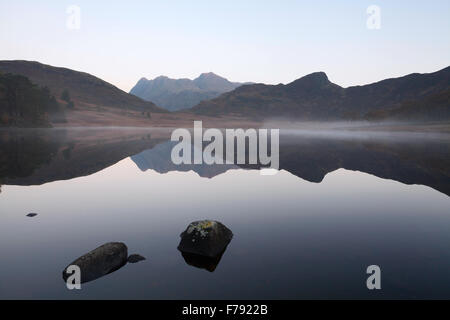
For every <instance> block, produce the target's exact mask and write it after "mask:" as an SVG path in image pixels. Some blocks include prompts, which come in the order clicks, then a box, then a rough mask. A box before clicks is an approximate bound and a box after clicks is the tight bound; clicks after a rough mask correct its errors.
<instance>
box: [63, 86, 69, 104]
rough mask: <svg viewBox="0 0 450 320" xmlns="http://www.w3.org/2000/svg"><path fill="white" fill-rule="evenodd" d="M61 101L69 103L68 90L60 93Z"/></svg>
mask: <svg viewBox="0 0 450 320" xmlns="http://www.w3.org/2000/svg"><path fill="white" fill-rule="evenodd" d="M61 100H63V101H65V102H69V101H70V94H69V90H67V89H64V90H63V92H62V93H61Z"/></svg>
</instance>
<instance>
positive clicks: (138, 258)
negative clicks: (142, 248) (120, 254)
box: [128, 254, 145, 263]
mask: <svg viewBox="0 0 450 320" xmlns="http://www.w3.org/2000/svg"><path fill="white" fill-rule="evenodd" d="M142 260H145V257H143V256H141V255H140V254H130V256H129V257H128V262H129V263H136V262H139V261H142Z"/></svg>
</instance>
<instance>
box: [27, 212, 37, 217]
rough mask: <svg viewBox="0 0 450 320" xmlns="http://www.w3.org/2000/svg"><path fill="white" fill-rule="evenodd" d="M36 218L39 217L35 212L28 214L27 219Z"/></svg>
mask: <svg viewBox="0 0 450 320" xmlns="http://www.w3.org/2000/svg"><path fill="white" fill-rule="evenodd" d="M35 216H37V213H34V212H31V213H29V214H27V217H30V218H33V217H35Z"/></svg>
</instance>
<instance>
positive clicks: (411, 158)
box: [0, 129, 450, 195]
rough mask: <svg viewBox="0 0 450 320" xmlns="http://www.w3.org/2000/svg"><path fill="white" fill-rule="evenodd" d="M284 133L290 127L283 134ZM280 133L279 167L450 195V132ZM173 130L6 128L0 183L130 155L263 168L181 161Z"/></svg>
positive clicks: (70, 172)
mask: <svg viewBox="0 0 450 320" xmlns="http://www.w3.org/2000/svg"><path fill="white" fill-rule="evenodd" d="M281 132H282V133H283V131H281ZM349 134H350V136H346V137H345V138H342V139H339V138H330V136H323V135H318V136H311V135H307V136H306V137H304V136H301V135H300V136H299V135H283V134H282V135H281V137H280V170H286V171H288V172H290V173H292V174H294V175H296V176H298V177H299V178H302V179H305V180H307V181H310V182H316V183H320V182H321V181H322V180H323V178H324V177H325V175H326V174H328V173H330V172H333V171H335V170H337V169H339V168H344V169H347V170H355V171H361V172H365V173H369V174H372V175H375V176H377V177H380V178H383V179H392V180H395V181H398V182H401V183H404V184H421V185H426V186H429V187H431V188H433V189H435V190H438V191H440V192H442V193H445V194H446V195H450V183H449V181H450V135H448V136H446V135H444V136H443V137H440V138H439V139H423V140H421V139H420V137H419V138H416V137H411V138H405V137H404V136H402V137H401V138H400V139H396V138H395V136H393V137H392V136H391V137H389V138H386V137H382V138H377V136H374V137H372V138H370V136H369V138H368V137H367V134H366V135H365V136H364V138H363V139H361V138H358V135H357V134H354V135H351V133H349ZM169 137H170V131H169V130H167V129H160V130H156V129H153V130H120V129H116V130H115V131H114V130H78V131H74V130H63V129H58V130H29V131H27V130H24V131H20V130H17V131H13V132H11V131H3V132H0V143H1V145H2V153H1V157H0V183H1V184H6V185H24V186H25V185H40V184H43V183H47V182H52V181H58V180H66V179H72V178H76V177H80V176H86V175H89V174H93V173H95V172H97V171H100V170H103V169H105V168H107V167H109V166H111V165H113V164H114V163H117V162H118V161H120V160H122V159H124V158H126V157H129V156H131V159H132V160H133V161H134V162H135V163H136V165H137V166H138V167H139V169H141V170H142V171H146V170H149V169H150V170H155V171H156V172H159V173H167V172H170V171H190V170H192V171H194V172H196V173H197V174H198V175H199V176H201V177H208V178H213V177H214V176H216V175H219V174H221V173H224V172H226V171H228V170H230V169H238V168H242V169H258V168H259V166H257V165H248V164H244V165H231V164H230V165H228V164H224V165H207V164H201V165H194V164H192V165H189V164H182V165H175V164H173V162H172V161H171V157H170V156H171V150H172V147H173V146H174V145H175V144H176V142H172V141H170V138H169Z"/></svg>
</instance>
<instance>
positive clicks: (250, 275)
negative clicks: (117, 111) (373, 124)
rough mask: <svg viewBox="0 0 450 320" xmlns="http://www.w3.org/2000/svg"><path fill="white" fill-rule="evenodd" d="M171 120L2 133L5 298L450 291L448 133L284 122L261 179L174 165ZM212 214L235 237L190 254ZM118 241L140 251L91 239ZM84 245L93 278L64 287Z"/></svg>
mask: <svg viewBox="0 0 450 320" xmlns="http://www.w3.org/2000/svg"><path fill="white" fill-rule="evenodd" d="M170 133H171V129H131V128H130V129H119V128H113V129H108V130H105V129H85V128H84V129H75V130H69V129H43V130H3V131H2V130H0V146H1V149H0V150H1V152H0V185H1V187H2V188H1V193H0V213H1V214H0V252H2V253H3V254H4V256H5V257H8V259H7V261H6V260H5V263H2V264H0V275H1V276H0V278H1V279H0V283H1V285H0V298H6V299H14V298H42V299H47V298H48V299H59V298H62V299H66V298H67V299H83V298H84V299H101V298H113V299H115V298H124V299H142V298H146V299H147V298H148V299H241V298H242V299H265V298H267V299H294V298H309V299H311V298H380V297H381V298H450V288H449V287H448V285H447V283H448V282H449V281H450V271H449V270H450V250H449V249H450V232H449V226H450V216H449V215H448V212H450V198H449V195H450V179H449V178H450V173H449V170H450V139H449V138H448V136H447V135H445V134H442V135H437V136H428V135H416V134H410V133H402V134H396V133H393V134H372V133H367V132H366V133H363V134H351V133H350V132H346V133H345V134H343V133H342V132H339V133H335V134H332V133H327V134H325V133H321V134H303V133H299V132H287V131H285V132H283V130H282V131H281V135H280V172H279V173H278V174H276V175H274V176H262V175H260V174H259V172H258V171H256V170H254V169H259V166H258V165H205V164H203V165H181V166H176V165H174V164H173V163H172V162H171V158H170V153H171V150H172V147H173V145H174V144H175V143H174V142H171V141H170ZM29 213H37V214H38V215H37V216H36V217H34V218H29V217H27V214H29ZM205 219H207V220H214V221H220V222H222V223H223V224H224V225H226V226H227V227H228V228H229V229H230V230H232V233H233V235H234V236H233V240H232V241H231V242H229V244H228V246H227V247H226V248H225V249H224V250H223V251H221V252H220V253H219V254H217V255H214V257H212V258H207V257H206V256H202V255H196V254H192V252H191V253H189V252H184V251H181V252H180V250H179V249H177V246H179V244H180V232H182V231H183V230H185V229H186V226H188V225H189V224H190V223H191V222H193V221H204V220H205ZM110 242H120V243H124V244H126V246H127V247H129V248H130V249H132V250H133V253H139V255H136V254H132V255H130V256H128V260H127V261H128V262H127V264H126V267H122V268H120V269H117V268H118V267H121V266H122V265H123V264H124V263H125V256H126V255H125V254H123V256H120V257H119V258H120V259H118V261H119V263H117V264H116V263H114V264H113V265H110V264H109V262H108V263H104V262H105V261H106V260H105V259H104V257H103V256H102V255H100V254H99V252H97V251H95V250H93V249H95V248H97V247H98V246H99V245H101V244H104V243H110ZM91 250H93V251H91ZM218 250H219V249H218ZM219 251H220V250H219ZM86 253H90V255H91V256H92V257H93V258H92V263H91V264H88V265H82V266H83V267H84V268H85V270H88V271H90V272H91V274H90V277H89V278H88V279H87V280H92V281H86V282H85V283H83V285H82V290H78V291H77V290H67V288H66V286H65V284H64V283H63V281H62V280H61V271H62V270H65V269H64V268H66V267H67V266H68V264H69V263H70V261H74V262H76V261H78V260H79V259H76V260H74V259H75V258H76V257H80V256H81V257H83V256H84V254H86ZM128 254H129V253H128ZM141 254H142V256H141ZM81 257H80V258H81ZM144 257H145V259H146V260H145V261H144V262H141V263H136V264H133V265H128V263H130V262H135V261H142V260H143V259H144ZM371 264H377V265H379V266H380V268H381V272H382V288H383V289H382V290H381V291H380V292H378V293H374V292H373V291H370V290H367V289H366V286H365V283H366V279H367V274H366V268H367V266H369V265H371ZM30 270H32V272H30ZM114 270H116V271H115V272H112V271H114ZM206 270H208V271H210V272H207V271H206ZM212 271H213V272H212ZM85 280H86V279H85ZM205 284H207V285H205Z"/></svg>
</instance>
